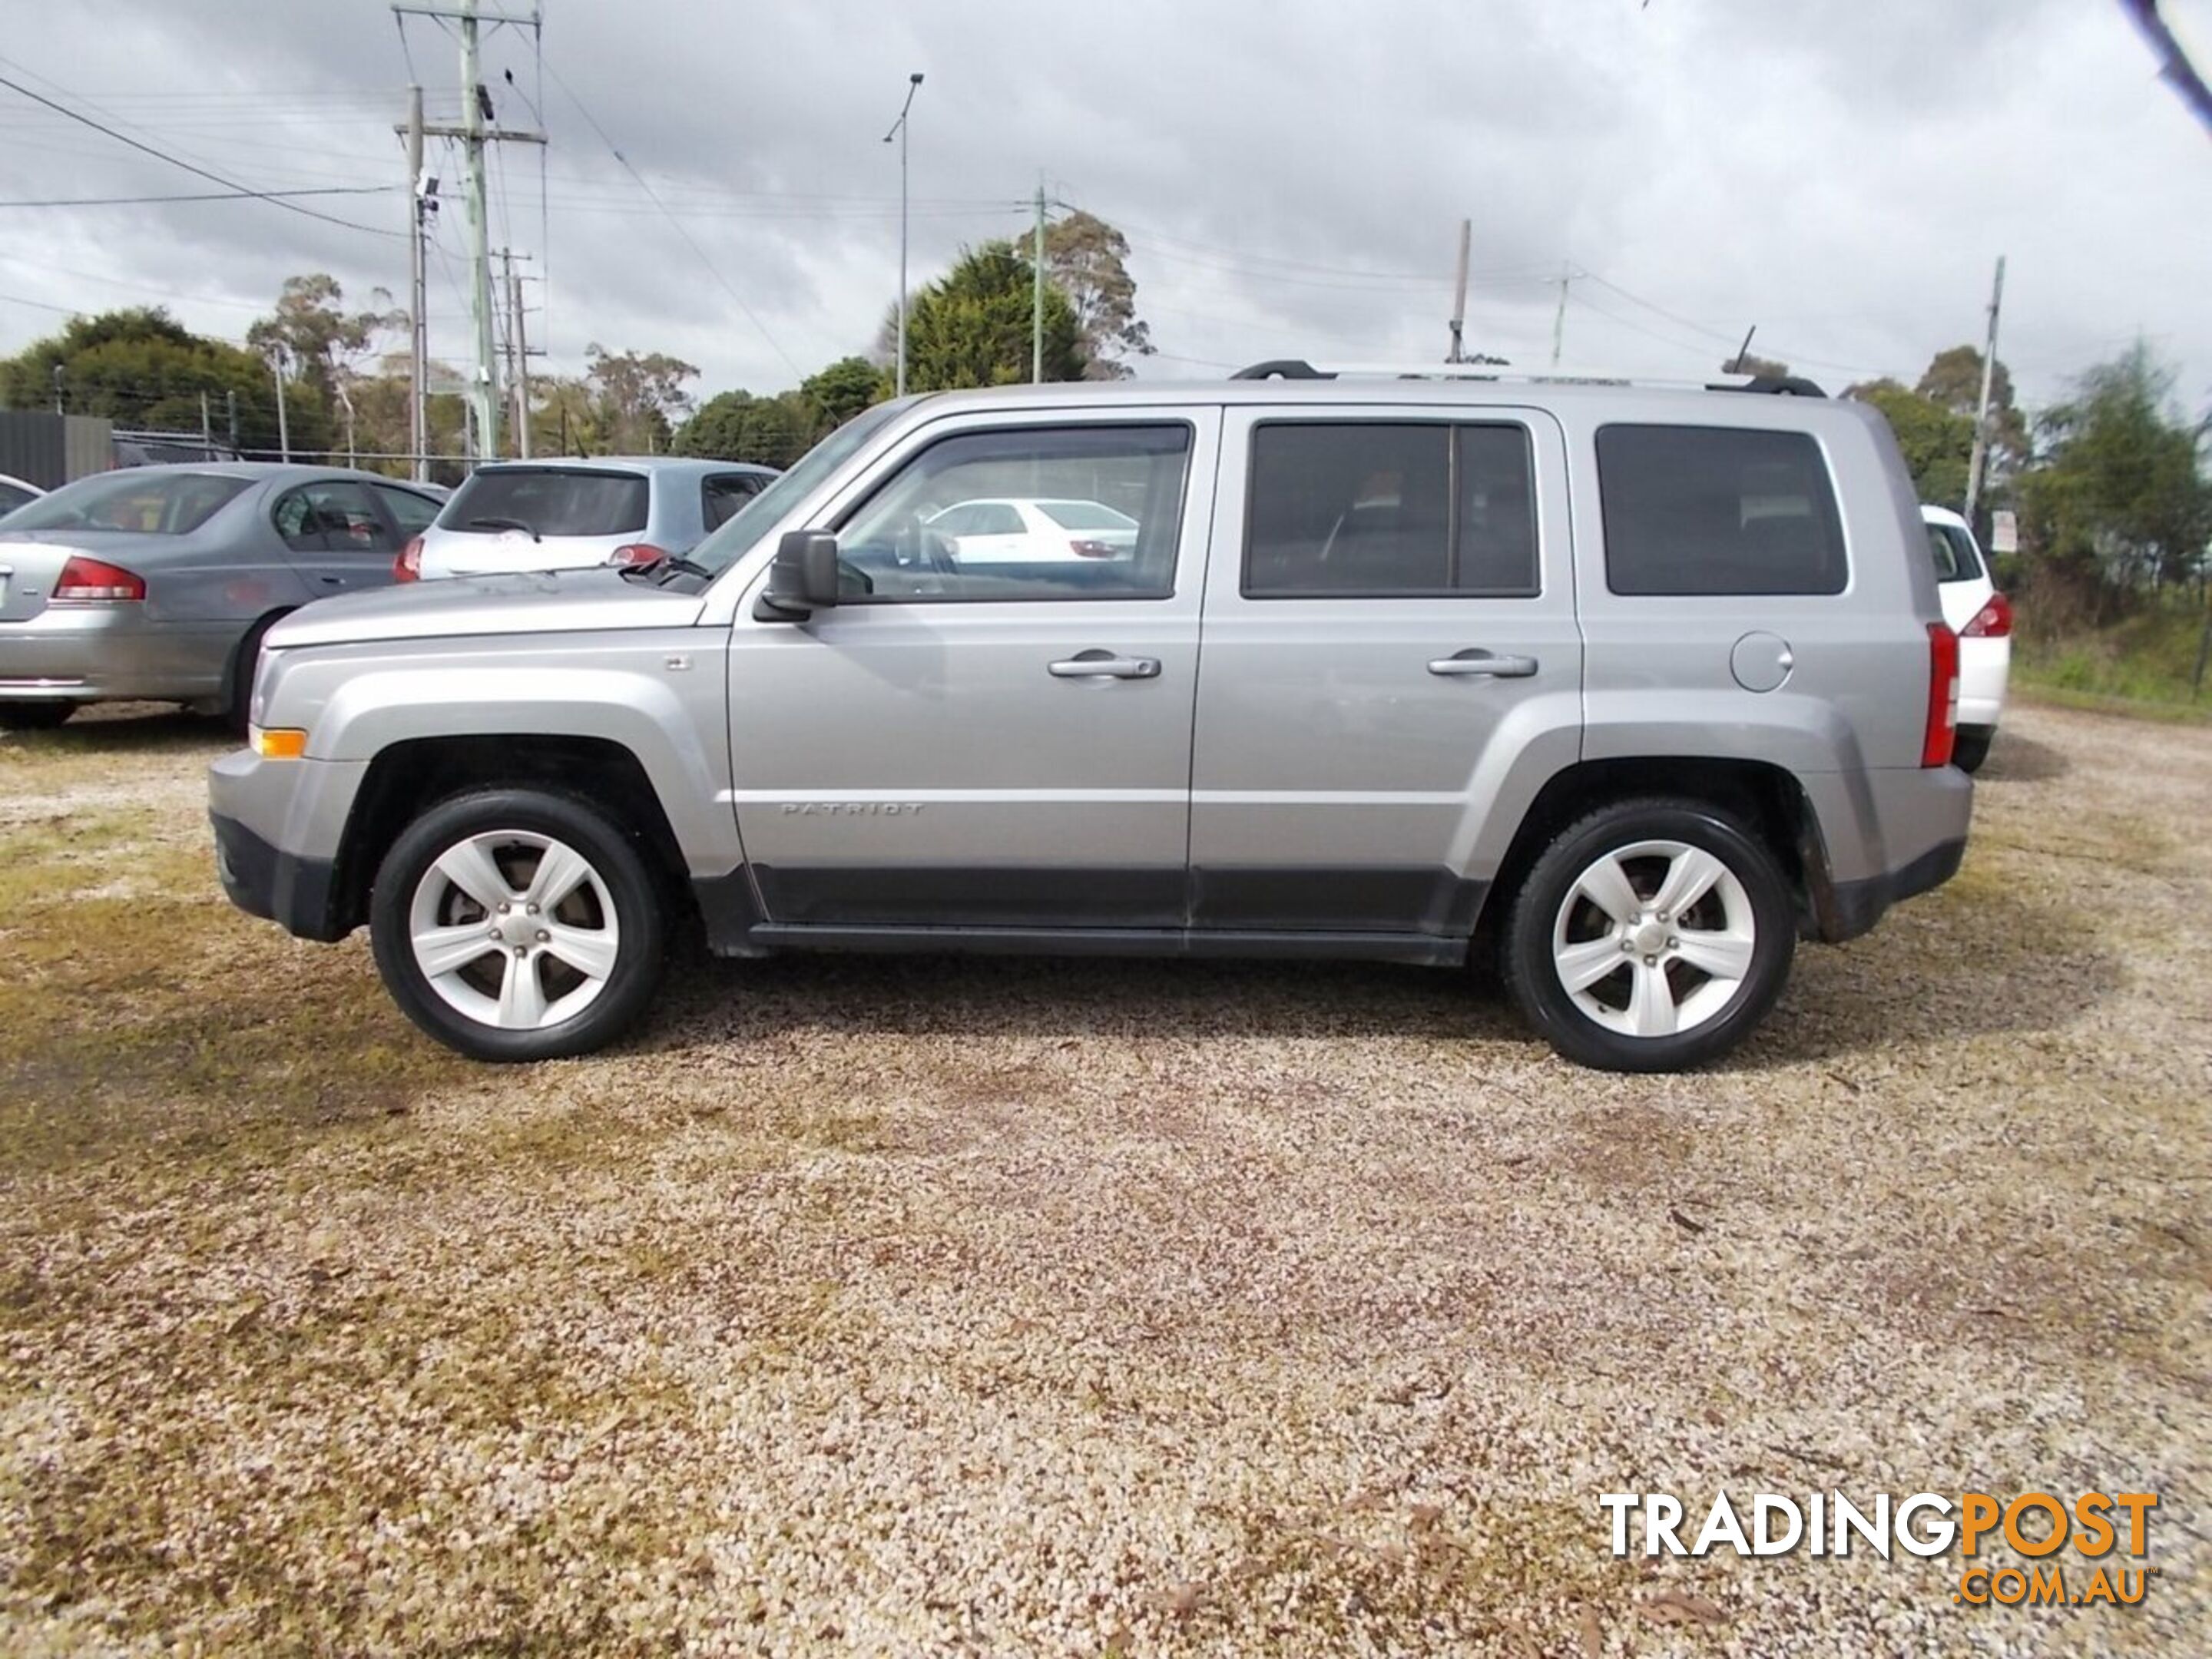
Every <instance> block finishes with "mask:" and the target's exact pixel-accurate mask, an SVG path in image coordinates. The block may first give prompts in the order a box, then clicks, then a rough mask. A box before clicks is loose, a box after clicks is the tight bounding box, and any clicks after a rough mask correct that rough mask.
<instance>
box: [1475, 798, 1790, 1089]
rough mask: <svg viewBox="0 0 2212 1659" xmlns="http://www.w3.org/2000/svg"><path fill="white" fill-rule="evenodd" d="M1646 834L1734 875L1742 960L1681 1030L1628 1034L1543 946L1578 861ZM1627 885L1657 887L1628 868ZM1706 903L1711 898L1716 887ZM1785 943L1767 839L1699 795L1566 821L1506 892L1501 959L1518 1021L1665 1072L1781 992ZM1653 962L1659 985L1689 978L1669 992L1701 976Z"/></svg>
mask: <svg viewBox="0 0 2212 1659" xmlns="http://www.w3.org/2000/svg"><path fill="white" fill-rule="evenodd" d="M1647 841H1667V842H1680V843H1681V844H1682V845H1684V846H1686V847H1692V848H1699V849H1700V850H1702V851H1704V852H1705V853H1709V854H1711V855H1712V856H1713V857H1715V858H1717V860H1720V862H1721V864H1722V865H1723V866H1724V867H1725V868H1726V869H1727V871H1728V872H1729V874H1731V875H1733V876H1734V877H1735V879H1736V881H1737V882H1738V883H1739V884H1741V888H1742V891H1743V896H1744V898H1745V900H1746V901H1747V902H1748V905H1749V908H1750V914H1751V919H1752V921H1753V938H1752V949H1751V957H1750V962H1749V965H1748V967H1747V969H1746V971H1745V973H1744V975H1743V977H1742V979H1741V981H1740V982H1738V983H1737V985H1736V987H1735V991H1734V993H1733V994H1728V996H1727V1000H1726V1001H1725V1002H1724V1003H1723V1005H1722V1006H1720V1007H1719V1008H1718V1009H1717V1010H1716V1011H1714V1012H1711V1014H1710V1015H1709V1016H1707V1017H1705V1018H1703V1019H1702V1020H1701V1021H1700V1022H1699V1024H1694V1025H1692V1027H1691V1029H1689V1030H1686V1031H1677V1032H1675V1033H1674V1034H1672V1035H1668V1036H1633V1035H1631V1034H1628V1033H1626V1032H1622V1031H1617V1030H1613V1029H1611V1028H1609V1027H1608V1026H1607V1025H1605V1024H1601V1023H1600V1021H1599V1019H1598V1018H1596V1017H1595V1016H1593V1015H1592V1014H1590V1013H1589V1012H1585V1011H1584V1009H1583V1006H1582V1005H1581V1004H1580V1003H1579V1002H1578V1001H1577V1000H1576V998H1575V996H1574V995H1573V994H1571V993H1570V992H1569V991H1568V990H1567V988H1566V987H1565V985H1564V984H1563V983H1562V982H1561V979H1560V973H1559V967H1558V965H1557V963H1555V961H1554V959H1553V943H1554V939H1553V933H1554V928H1555V927H1557V926H1559V925H1560V916H1561V912H1562V908H1563V907H1565V905H1566V903H1567V901H1568V898H1569V896H1570V895H1571V894H1572V893H1573V892H1574V891H1575V890H1576V888H1577V884H1578V883H1579V882H1580V881H1581V879H1582V878H1583V873H1584V872H1586V871H1588V870H1589V868H1590V867H1591V866H1593V865H1594V864H1595V863H1596V862H1597V861H1598V860H1600V859H1601V858H1602V857H1604V856H1605V854H1607V853H1608V852H1616V851H1620V850H1621V849H1624V848H1630V847H1633V846H1635V845H1636V844H1637V843H1638V842H1647ZM1648 867H1649V866H1646V868H1648ZM1644 879H1645V880H1647V881H1648V880H1650V876H1649V875H1647V876H1646V877H1645V878H1644ZM1631 884H1632V886H1633V887H1635V889H1636V892H1637V895H1638V897H1639V898H1642V899H1645V900H1648V899H1650V898H1651V897H1653V896H1656V895H1655V894H1654V893H1652V892H1650V891H1647V890H1645V887H1644V885H1642V884H1638V882H1637V881H1635V880H1633V879H1632V883H1631ZM1716 893H1717V890H1716ZM1706 902H1709V901H1706V900H1700V901H1699V903H1700V904H1704V903H1706ZM1710 902H1713V903H1718V902H1722V901H1721V900H1720V899H1719V898H1718V897H1717V896H1716V897H1714V898H1713V899H1711V901H1710ZM1680 925H1681V924H1680V923H1679V922H1678V923H1677V926H1678V927H1680ZM1601 936H1603V937H1608V938H1611V937H1619V934H1618V933H1613V934H1609V935H1601ZM1662 943H1664V944H1671V943H1673V941H1672V940H1667V941H1662ZM1796 948H1797V927H1796V906H1795V905H1794V904H1793V902H1791V898H1790V887H1789V884H1788V882H1787V880H1786V879H1785V878H1784V875H1783V873H1782V869H1781V866H1779V865H1778V863H1777V862H1776V860H1775V857H1774V854H1772V852H1771V851H1770V850H1769V849H1768V848H1767V847H1766V845H1765V843H1764V842H1762V841H1761V840H1760V839H1759V837H1758V836H1755V835H1754V834H1753V833H1752V832H1750V831H1749V830H1748V829H1746V828H1745V826H1744V825H1743V824H1742V823H1740V822H1738V821H1737V820H1736V819H1735V818H1734V817H1730V816H1729V814H1727V813H1726V812H1723V811H1721V810H1719V809H1718V808H1717V807H1713V806H1710V805H1705V804H1704V803H1702V802H1699V801H1692V800H1670V799H1647V800H1629V801H1622V802H1620V803H1619V804H1618V805H1612V806H1607V807H1604V808H1601V810H1599V811H1595V812H1592V813H1590V814H1589V816H1588V817H1584V818H1582V819H1580V820H1579V821H1577V823H1572V824H1570V825H1569V826H1568V827H1567V828H1566V829H1565V830H1564V831H1562V832H1561V833H1560V834H1559V836H1557V837H1556V838H1555V839H1554V840H1553V842H1552V844H1551V845H1550V847H1548V848H1546V850H1545V851H1544V853H1543V854H1541V856H1540V857H1539V858H1538V859H1537V860H1536V862H1535V864H1534V866H1533V867H1532V868H1531V869H1530V870H1529V872H1528V878H1527V879H1526V880H1525V881H1523V882H1522V884H1521V890H1520V891H1519V893H1518V894H1516V896H1515V898H1514V902H1513V910H1512V915H1511V917H1510V920H1509V921H1508V923H1507V930H1506V939H1505V949H1504V966H1505V975H1506V980H1507V982H1508V983H1509V984H1510V986H1511V987H1512V989H1513V994H1514V998H1515V1000H1516V1001H1517V1002H1518V1003H1519V1004H1520V1006H1521V1010H1522V1013H1523V1014H1524V1015H1526V1016H1527V1018H1528V1023H1529V1024H1531V1025H1533V1026H1534V1027H1535V1029H1536V1030H1537V1032H1538V1033H1539V1035H1541V1036H1542V1037H1543V1038H1544V1039H1545V1040H1546V1041H1547V1042H1549V1043H1550V1044H1551V1045H1552V1046H1553V1048H1555V1049H1557V1050H1558V1051H1559V1053H1560V1054H1564V1055H1565V1057H1566V1058H1567V1059H1569V1060H1574V1061H1576V1062H1577V1063H1578V1064H1581V1065H1583V1066H1595V1067H1596V1068H1598V1069H1599V1070H1601V1071H1608V1072H1675V1071H1684V1070H1686V1069H1688V1068H1689V1067H1692V1066H1701V1065H1704V1064H1705V1063H1706V1062H1707V1061H1709V1060H1716V1059H1717V1058H1719V1057H1720V1056H1721V1055H1722V1054H1726V1053H1727V1052H1728V1051H1729V1049H1731V1048H1735V1046H1736V1044H1737V1043H1739V1042H1742V1041H1743V1039H1744V1038H1745V1037H1746V1036H1749V1035H1750V1034H1751V1032H1752V1031H1753V1029H1755V1028H1756V1027H1757V1026H1758V1024H1759V1021H1760V1020H1762V1019H1764V1018H1765V1017H1766V1012H1767V1010H1768V1009H1769V1008H1771V1007H1772V1006H1774V1000H1775V998H1776V997H1778V996H1779V995H1780V994H1781V992H1782V987H1783V985H1784V983H1785V982H1786V981H1788V979H1789V977H1790V961H1791V959H1792V957H1794V956H1795V955H1796ZM1629 954H1632V953H1629ZM1622 966H1623V968H1624V969H1626V979H1627V982H1628V983H1629V984H1632V983H1633V981H1634V978H1635V975H1636V973H1637V968H1636V965H1635V964H1634V963H1633V962H1632V961H1629V960H1624V962H1623V964H1622ZM1660 971H1661V973H1662V975H1665V976H1667V978H1668V983H1669V984H1670V985H1686V986H1688V987H1690V988H1689V990H1688V991H1686V992H1676V991H1671V990H1670V991H1669V993H1668V996H1669V1000H1670V1002H1671V1001H1673V1000H1674V999H1675V997H1676V996H1677V995H1682V994H1694V993H1695V990H1696V988H1697V987H1698V986H1699V984H1700V983H1702V982H1703V981H1704V979H1705V975H1703V974H1702V973H1699V972H1697V971H1696V970H1694V969H1687V968H1686V965H1685V966H1684V967H1683V968H1676V967H1674V966H1673V965H1668V966H1665V967H1662V969H1661V970H1660ZM1617 986H1620V981H1618V980H1611V981H1604V982H1602V983H1601V985H1598V986H1593V987H1590V994H1591V995H1592V996H1593V997H1597V996H1598V995H1599V994H1600V992H1601V990H1602V991H1603V992H1604V993H1605V994H1606V995H1607V996H1611V995H1614V994H1620V995H1621V996H1622V997H1623V1000H1626V989H1625V987H1624V988H1622V989H1620V990H1618V991H1616V989H1615V987H1617Z"/></svg>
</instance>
